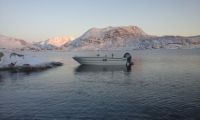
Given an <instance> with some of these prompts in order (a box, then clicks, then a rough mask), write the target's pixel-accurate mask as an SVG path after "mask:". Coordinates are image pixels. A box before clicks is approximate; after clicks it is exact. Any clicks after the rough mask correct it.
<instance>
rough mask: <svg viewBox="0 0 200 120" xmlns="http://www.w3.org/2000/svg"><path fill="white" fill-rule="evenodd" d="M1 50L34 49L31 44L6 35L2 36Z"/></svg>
mask: <svg viewBox="0 0 200 120" xmlns="http://www.w3.org/2000/svg"><path fill="white" fill-rule="evenodd" d="M0 48H7V49H34V48H35V46H33V45H32V44H31V43H28V42H26V41H25V40H22V39H17V38H12V37H7V36H4V35H0Z"/></svg>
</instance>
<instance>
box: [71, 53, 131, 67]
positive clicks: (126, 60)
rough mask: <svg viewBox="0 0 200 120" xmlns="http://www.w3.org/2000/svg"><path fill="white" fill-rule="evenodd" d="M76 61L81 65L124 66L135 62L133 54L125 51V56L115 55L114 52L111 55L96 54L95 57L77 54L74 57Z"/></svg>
mask: <svg viewBox="0 0 200 120" xmlns="http://www.w3.org/2000/svg"><path fill="white" fill-rule="evenodd" d="M73 59H74V60H75V61H77V62H78V63H79V64H81V65H110V66H112V65H124V66H131V65H132V64H133V62H132V60H131V54H130V53H125V54H124V56H123V57H121V58H119V57H114V55H113V54H112V56H111V57H107V56H102V57H101V56H99V55H97V56H95V57H82V56H75V57H73Z"/></svg>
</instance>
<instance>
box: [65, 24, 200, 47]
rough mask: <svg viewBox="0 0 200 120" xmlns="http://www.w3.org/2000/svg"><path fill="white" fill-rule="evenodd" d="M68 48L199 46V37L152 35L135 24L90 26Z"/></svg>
mask: <svg viewBox="0 0 200 120" xmlns="http://www.w3.org/2000/svg"><path fill="white" fill-rule="evenodd" d="M67 48H68V50H102V49H103V50H122V49H124V50H133V49H159V48H164V49H178V48H183V49H185V48H200V37H199V36H194V37H182V36H152V35H148V34H146V33H145V32H143V30H142V29H140V28H139V27H137V26H122V27H107V28H102V29H99V28H92V29H90V30H88V31H87V32H86V33H84V34H83V35H82V36H80V37H79V38H77V39H75V40H74V41H72V42H71V43H70V44H69V45H68V47H67Z"/></svg>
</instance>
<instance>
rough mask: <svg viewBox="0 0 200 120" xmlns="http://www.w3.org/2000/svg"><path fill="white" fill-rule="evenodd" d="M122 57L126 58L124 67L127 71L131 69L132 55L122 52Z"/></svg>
mask: <svg viewBox="0 0 200 120" xmlns="http://www.w3.org/2000/svg"><path fill="white" fill-rule="evenodd" d="M124 58H126V68H127V70H128V71H130V70H131V66H132V65H133V62H132V56H131V54H130V53H128V52H127V53H125V54H124Z"/></svg>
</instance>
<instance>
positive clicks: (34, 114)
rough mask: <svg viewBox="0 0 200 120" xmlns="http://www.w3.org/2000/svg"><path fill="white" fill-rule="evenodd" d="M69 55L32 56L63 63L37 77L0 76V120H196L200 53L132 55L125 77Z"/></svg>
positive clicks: (119, 70)
mask: <svg viewBox="0 0 200 120" xmlns="http://www.w3.org/2000/svg"><path fill="white" fill-rule="evenodd" d="M34 54H36V53H34ZM74 54H83V53H64V52H47V53H45V54H44V53H37V55H38V56H40V55H43V56H44V55H45V56H46V57H48V58H49V59H51V60H56V61H61V62H63V63H64V66H62V67H58V68H55V69H51V70H47V71H43V72H34V73H9V72H0V119H1V120H4V119H5V120H16V119H27V120H46V119H48V120H66V119H67V120H79V119H83V120H88V119H94V120H133V119H134V120H149V119H152V120H160V119H162V120H173V119H175V120H198V119H200V50H161V51H158V50H151V51H135V52H133V53H132V54H133V58H134V61H135V65H134V66H133V67H132V70H131V71H130V72H127V71H126V69H124V68H123V67H111V68H110V67H100V68H98V67H91V66H79V65H78V63H76V62H75V61H73V60H72V59H71V56H72V55H74ZM87 54H90V55H91V54H96V53H87Z"/></svg>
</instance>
